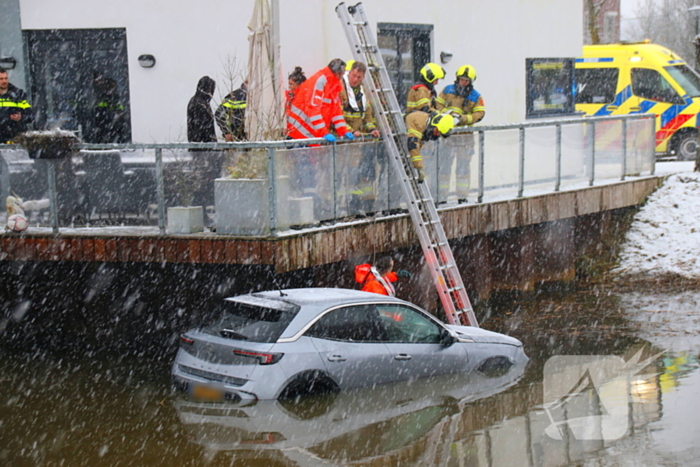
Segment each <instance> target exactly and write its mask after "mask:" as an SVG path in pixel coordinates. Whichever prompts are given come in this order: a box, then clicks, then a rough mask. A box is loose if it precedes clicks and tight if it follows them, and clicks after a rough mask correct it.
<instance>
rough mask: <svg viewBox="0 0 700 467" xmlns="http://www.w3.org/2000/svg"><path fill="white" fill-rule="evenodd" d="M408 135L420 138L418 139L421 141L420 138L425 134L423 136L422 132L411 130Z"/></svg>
mask: <svg viewBox="0 0 700 467" xmlns="http://www.w3.org/2000/svg"><path fill="white" fill-rule="evenodd" d="M408 134H409V135H413V136H415V137H416V138H418V139H420V138H422V137H423V134H422V133H421V132H420V131H418V130H414V129H413V128H411V129H410V130H408Z"/></svg>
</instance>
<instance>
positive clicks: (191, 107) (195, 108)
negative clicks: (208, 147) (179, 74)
mask: <svg viewBox="0 0 700 467" xmlns="http://www.w3.org/2000/svg"><path fill="white" fill-rule="evenodd" d="M215 88H216V83H215V82H214V80H213V79H211V78H210V77H208V76H203V77H202V78H200V80H199V83H197V92H196V93H195V94H194V96H193V97H192V99H190V103H189V104H187V141H189V142H191V143H214V142H216V128H215V126H214V113H213V112H212V110H211V105H210V104H209V103H210V102H211V98H212V96H213V95H214V89H215Z"/></svg>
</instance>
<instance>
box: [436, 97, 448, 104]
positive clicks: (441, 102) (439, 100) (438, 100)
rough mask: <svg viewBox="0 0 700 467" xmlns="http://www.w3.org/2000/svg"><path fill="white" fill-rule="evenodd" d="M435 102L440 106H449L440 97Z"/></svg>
mask: <svg viewBox="0 0 700 467" xmlns="http://www.w3.org/2000/svg"><path fill="white" fill-rule="evenodd" d="M435 101H436V102H437V103H438V104H440V105H446V104H447V101H445V99H443V98H442V97H438V98H437V99H436V100H435Z"/></svg>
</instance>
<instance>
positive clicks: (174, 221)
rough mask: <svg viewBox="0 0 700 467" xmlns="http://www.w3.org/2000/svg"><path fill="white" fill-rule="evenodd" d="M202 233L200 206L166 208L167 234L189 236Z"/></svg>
mask: <svg viewBox="0 0 700 467" xmlns="http://www.w3.org/2000/svg"><path fill="white" fill-rule="evenodd" d="M198 232H204V210H203V209H202V206H188V207H179V206H178V207H172V208H168V233H170V234H191V233H198Z"/></svg>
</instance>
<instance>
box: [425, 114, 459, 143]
mask: <svg viewBox="0 0 700 467" xmlns="http://www.w3.org/2000/svg"><path fill="white" fill-rule="evenodd" d="M430 125H431V126H434V127H435V128H437V129H438V131H439V132H440V134H441V135H442V136H444V137H445V138H447V137H448V136H450V132H451V131H452V128H454V127H455V120H454V118H452V115H450V114H437V115H435V116H434V117H433V118H431V119H430Z"/></svg>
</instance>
